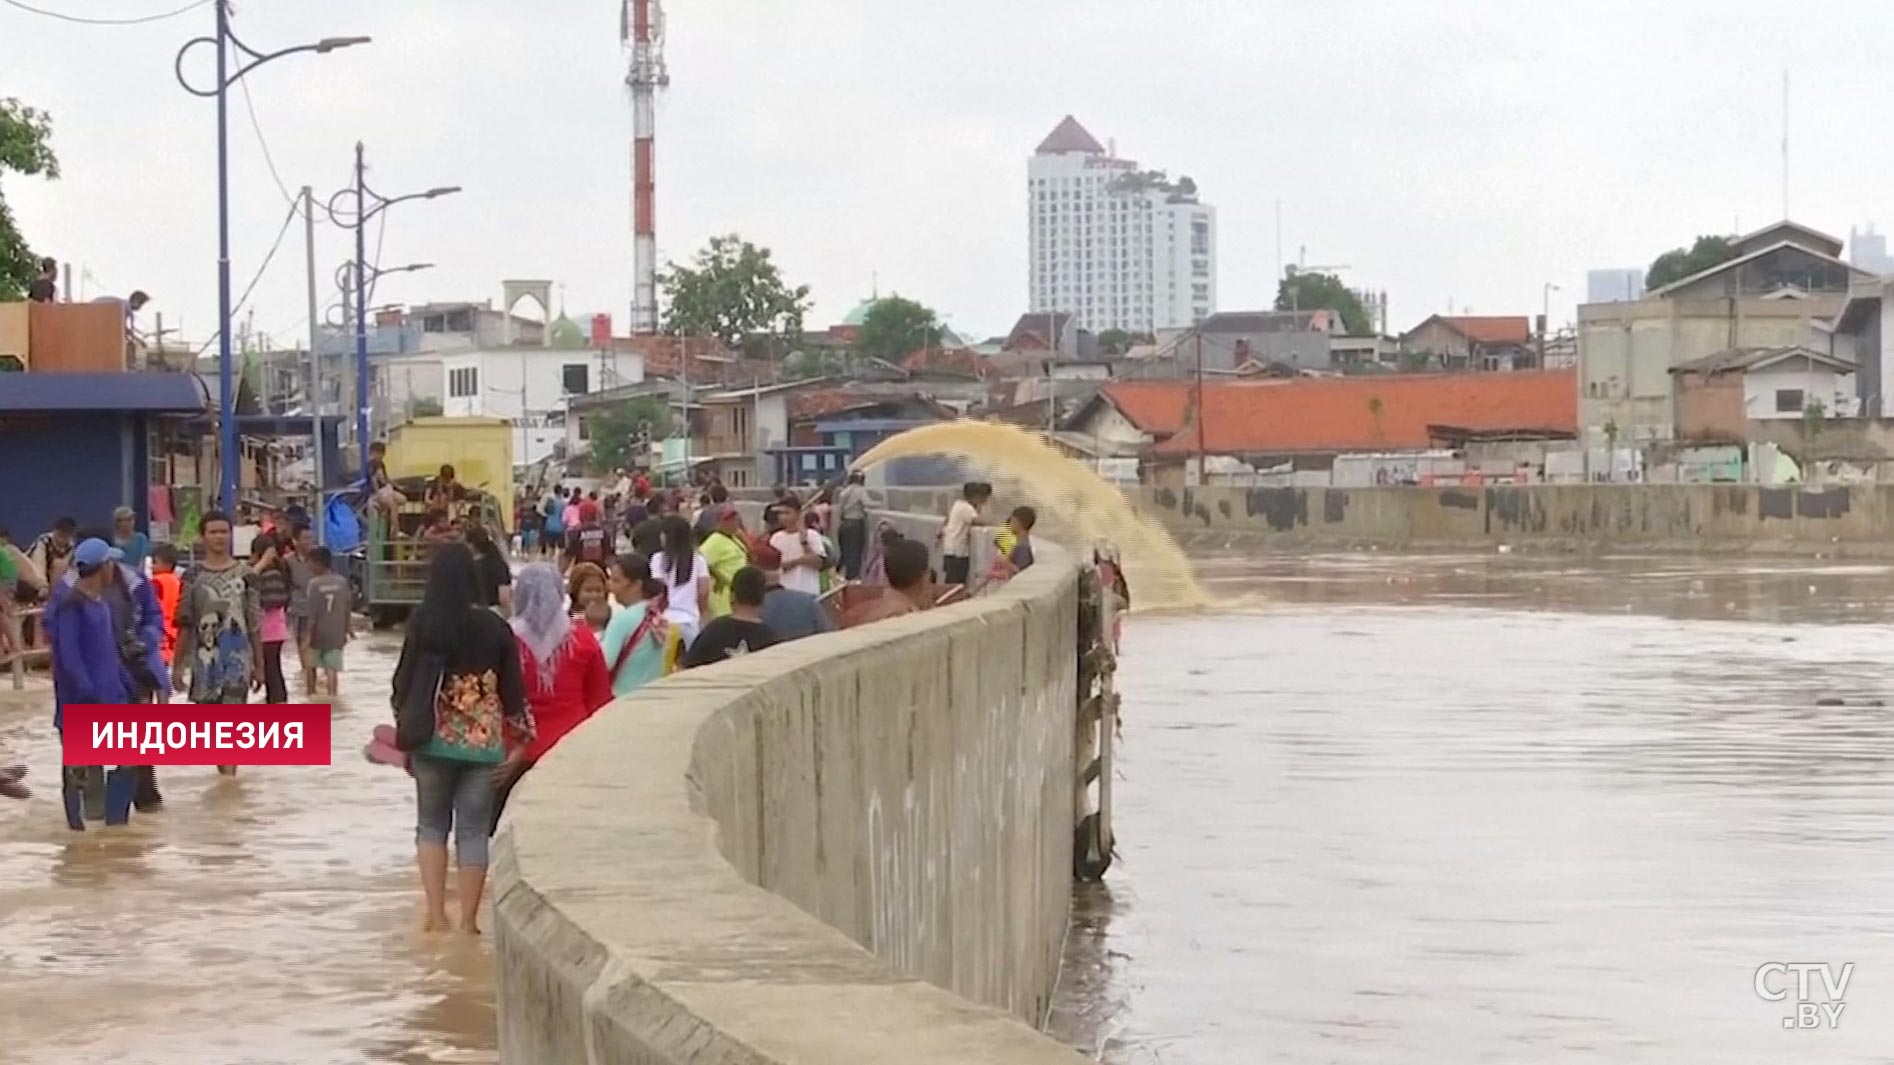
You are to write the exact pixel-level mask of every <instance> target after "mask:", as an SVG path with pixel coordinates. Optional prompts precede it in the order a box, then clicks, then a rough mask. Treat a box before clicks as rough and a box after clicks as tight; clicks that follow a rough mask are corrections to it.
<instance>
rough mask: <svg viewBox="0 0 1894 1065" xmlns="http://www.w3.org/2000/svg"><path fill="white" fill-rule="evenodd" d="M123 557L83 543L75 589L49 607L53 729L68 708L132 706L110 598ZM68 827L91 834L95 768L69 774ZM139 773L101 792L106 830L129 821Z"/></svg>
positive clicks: (112, 777)
mask: <svg viewBox="0 0 1894 1065" xmlns="http://www.w3.org/2000/svg"><path fill="white" fill-rule="evenodd" d="M120 557H122V556H121V552H120V551H119V550H118V549H117V548H115V547H113V546H111V545H110V544H109V543H107V542H106V541H105V540H103V539H98V538H92V539H87V540H82V541H80V543H79V545H78V546H77V547H75V548H74V549H73V553H72V565H71V567H70V572H69V576H70V577H71V578H72V580H71V582H70V583H67V582H66V581H65V580H64V579H62V580H61V582H60V587H59V588H58V589H56V590H55V592H54V594H53V596H52V602H51V604H50V605H49V606H48V608H47V614H46V620H47V629H48V631H49V632H50V633H51V635H52V659H53V727H54V728H56V729H63V728H64V726H65V712H66V707H67V706H72V705H84V704H88V703H127V702H130V701H131V697H132V682H131V675H130V672H129V671H128V669H127V667H126V659H125V655H124V653H123V652H122V651H121V646H122V644H121V642H120V634H121V632H123V630H121V629H120V628H119V627H118V626H117V624H116V623H115V622H114V620H113V616H112V613H113V612H112V605H111V602H110V601H109V600H110V598H113V597H115V596H116V593H115V592H114V590H113V589H114V586H115V585H116V586H118V587H119V588H121V589H122V588H123V584H122V583H121V581H122V579H121V578H120V577H119V571H120V569H122V567H120V566H119V565H118V561H119V559H120ZM62 775H63V780H62V784H63V788H62V791H63V797H64V799H65V807H66V824H67V826H68V827H70V828H72V829H73V830H74V831H77V832H83V831H85V821H86V814H87V812H88V811H87V809H86V807H87V805H88V804H87V801H86V799H87V790H88V788H87V783H88V781H87V778H88V777H92V778H93V782H94V783H96V780H97V776H98V773H97V771H96V770H95V769H92V767H87V766H67V767H65V770H64V772H63V774H62ZM136 788H137V775H136V771H135V770H134V769H133V768H132V767H129V766H120V767H118V768H116V769H114V770H112V772H111V773H110V774H108V775H107V776H106V779H105V781H104V787H103V788H101V789H97V791H98V792H102V796H101V797H102V798H103V804H102V805H103V807H104V809H103V811H102V813H103V815H104V817H105V823H106V824H108V825H114V824H120V825H122V824H124V823H125V822H127V821H129V820H130V819H131V806H132V797H133V793H134V792H135V790H136Z"/></svg>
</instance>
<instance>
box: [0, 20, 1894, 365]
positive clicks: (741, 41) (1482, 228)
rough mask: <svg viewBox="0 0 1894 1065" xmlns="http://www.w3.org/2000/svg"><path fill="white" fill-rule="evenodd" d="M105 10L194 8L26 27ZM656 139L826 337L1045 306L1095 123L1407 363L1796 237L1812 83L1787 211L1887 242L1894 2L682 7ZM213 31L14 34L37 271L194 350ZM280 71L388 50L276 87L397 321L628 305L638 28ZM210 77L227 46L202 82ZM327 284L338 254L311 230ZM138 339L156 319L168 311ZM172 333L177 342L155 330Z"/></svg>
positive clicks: (286, 317)
mask: <svg viewBox="0 0 1894 1065" xmlns="http://www.w3.org/2000/svg"><path fill="white" fill-rule="evenodd" d="M26 2H30V3H32V4H33V5H34V6H39V7H46V8H54V9H57V10H60V11H64V12H69V13H75V14H87V15H94V16H129V15H143V14H150V13H154V12H161V11H164V10H167V9H170V8H174V7H177V6H179V4H180V3H182V2H183V0H26ZM668 8H669V10H668V15H669V40H668V44H667V58H668V60H669V64H670V71H671V77H672V84H671V87H670V89H669V91H668V93H667V94H666V95H665V96H664V97H662V99H661V102H660V105H659V113H658V166H659V173H658V248H659V258H660V261H661V262H662V261H666V260H671V259H678V260H683V259H686V258H688V256H689V255H690V254H691V253H692V252H693V251H694V250H695V249H697V248H698V247H700V246H701V245H702V244H703V243H704V241H705V239H706V238H707V237H709V236H711V235H713V234H717V233H724V232H737V233H741V234H742V235H744V236H745V237H747V238H750V239H752V240H755V241H757V242H760V243H762V244H765V245H768V246H769V247H771V248H772V249H774V251H775V254H776V257H777V259H778V261H779V262H780V263H781V264H782V266H783V268H784V270H785V272H786V274H787V275H788V277H789V278H790V279H791V280H792V281H795V282H801V283H807V284H808V285H810V286H811V287H812V289H813V291H814V297H815V303H816V310H815V313H814V315H813V316H812V319H811V323H810V324H811V325H812V326H822V325H827V324H829V323H831V322H834V321H836V320H839V318H840V316H841V315H842V314H843V313H845V312H846V311H847V310H848V308H850V307H851V306H852V305H853V304H854V303H855V302H856V301H858V300H860V299H862V298H863V297H865V296H867V295H868V293H869V291H870V289H871V286H872V285H873V284H874V282H875V279H877V278H878V279H879V284H880V287H881V291H882V292H884V293H886V292H890V291H898V292H900V293H901V294H902V295H906V296H912V297H914V298H918V299H921V300H923V301H924V302H927V303H928V304H930V305H932V306H934V307H935V308H937V309H938V310H940V311H941V312H942V313H943V314H944V315H945V316H946V317H947V319H948V321H949V322H951V324H953V325H954V327H955V328H956V329H958V330H960V331H962V332H964V333H968V334H973V335H981V336H984V335H987V334H990V333H997V332H1001V331H1004V330H1005V329H1006V328H1007V327H1008V326H1009V325H1010V323H1011V322H1012V320H1013V318H1014V317H1015V316H1016V315H1017V314H1018V313H1019V312H1021V311H1022V310H1024V309H1025V303H1026V296H1027V292H1026V252H1025V249H1026V195H1025V180H1026V158H1027V156H1028V155H1029V154H1030V152H1031V151H1032V148H1033V147H1034V145H1036V144H1037V143H1038V141H1039V140H1040V139H1041V138H1042V137H1043V136H1044V135H1045V134H1046V133H1047V132H1049V131H1050V130H1051V129H1052V127H1053V126H1054V125H1055V124H1056V123H1057V122H1058V121H1059V119H1060V118H1061V117H1062V116H1064V115H1065V114H1067V113H1072V114H1075V115H1077V116H1078V118H1079V119H1080V120H1081V121H1082V122H1084V123H1085V124H1086V125H1087V127H1089V128H1090V129H1091V131H1092V132H1093V133H1094V134H1095V135H1097V136H1098V137H1099V139H1100V140H1106V139H1108V138H1109V139H1115V140H1116V142H1117V146H1118V150H1119V153H1120V154H1121V155H1124V156H1127V157H1129V158H1133V159H1137V160H1138V161H1140V162H1141V163H1143V164H1144V165H1146V166H1150V167H1158V168H1164V169H1167V170H1169V171H1170V173H1171V174H1172V175H1173V176H1177V175H1182V174H1188V175H1190V176H1191V177H1193V178H1195V179H1196V180H1197V184H1198V187H1199V189H1200V190H1201V192H1202V194H1203V196H1204V198H1205V199H1206V200H1207V201H1208V202H1211V203H1214V204H1215V205H1216V206H1217V208H1218V211H1219V217H1220V223H1219V224H1220V240H1221V254H1220V258H1219V264H1218V265H1219V269H1220V272H1221V281H1220V290H1221V291H1220V300H1219V302H1220V305H1221V308H1222V309H1225V310H1239V309H1247V308H1254V307H1258V306H1261V305H1264V304H1266V303H1267V302H1269V301H1270V300H1271V299H1272V298H1273V295H1274V290H1275V285H1274V280H1273V279H1274V277H1275V274H1276V269H1277V264H1278V259H1277V231H1276V221H1275V204H1276V202H1277V200H1278V199H1280V200H1281V202H1282V205H1283V207H1282V211H1283V223H1282V245H1283V247H1284V253H1285V256H1286V257H1287V258H1288V259H1289V260H1290V261H1294V260H1295V259H1296V258H1297V256H1298V254H1299V250H1298V249H1300V248H1302V247H1304V246H1306V248H1307V259H1306V262H1307V263H1309V264H1310V265H1315V264H1347V265H1348V269H1346V270H1344V271H1341V272H1342V274H1343V276H1344V277H1345V278H1346V279H1347V280H1348V281H1349V282H1350V283H1351V284H1353V285H1356V286H1362V287H1372V288H1385V289H1386V290H1387V291H1388V292H1389V293H1390V300H1391V304H1392V321H1391V322H1390V325H1391V326H1392V328H1393V329H1394V330H1395V331H1397V332H1398V331H1400V330H1401V329H1404V328H1406V327H1408V326H1411V325H1412V324H1414V323H1415V322H1417V321H1419V320H1420V319H1421V318H1423V317H1425V316H1426V315H1427V314H1430V313H1433V312H1436V311H1445V310H1447V309H1448V306H1449V303H1450V301H1451V303H1452V305H1453V306H1454V307H1455V308H1458V309H1460V310H1462V311H1464V310H1466V309H1468V308H1471V309H1472V310H1474V311H1475V312H1478V313H1520V314H1526V313H1537V311H1538V308H1539V303H1540V298H1541V285H1542V284H1543V283H1545V282H1548V281H1550V282H1553V283H1556V284H1559V285H1561V286H1563V292H1562V293H1561V294H1558V295H1555V296H1554V317H1555V319H1563V318H1565V317H1568V316H1569V315H1570V312H1571V306H1572V304H1573V303H1575V302H1576V301H1577V299H1578V298H1579V297H1581V296H1582V294H1583V286H1584V275H1585V271H1586V270H1587V269H1588V268H1592V267H1607V266H1637V265H1643V264H1645V263H1648V262H1649V260H1650V259H1651V258H1652V257H1653V256H1654V255H1655V254H1657V253H1658V252H1660V251H1662V250H1663V249H1665V248H1667V247H1670V246H1672V245H1676V244H1679V243H1685V242H1687V241H1688V240H1689V239H1690V238H1691V237H1693V236H1694V235H1695V234H1697V233H1700V232H1725V231H1728V230H1730V228H1731V227H1732V226H1734V225H1737V224H1739V223H1740V225H1742V226H1743V227H1744V228H1745V229H1748V228H1755V227H1757V226H1760V225H1761V224H1763V223H1765V222H1768V221H1772V220H1774V219H1775V218H1776V217H1777V216H1778V215H1780V213H1781V164H1780V138H1781V77H1782V71H1783V70H1784V69H1785V68H1787V69H1789V70H1790V71H1791V72H1792V76H1793V103H1792V109H1791V127H1792V128H1791V134H1792V144H1793V149H1792V150H1793V162H1792V174H1791V180H1790V188H1791V194H1792V213H1793V214H1794V215H1795V216H1796V217H1797V218H1798V219H1799V220H1801V221H1804V222H1806V223H1808V224H1811V225H1814V226H1816V227H1817V228H1822V229H1826V230H1828V231H1829V232H1832V233H1835V234H1836V235H1837V236H1841V237H1846V236H1847V230H1848V227H1849V225H1850V224H1851V223H1856V222H1866V221H1869V220H1875V219H1879V220H1881V221H1883V222H1885V223H1887V224H1888V226H1889V227H1894V186H1890V185H1889V183H1888V182H1887V180H1886V177H1885V175H1886V174H1888V173H1890V172H1894V140H1890V138H1887V137H1885V136H1882V135H1881V134H1880V132H1879V131H1881V130H1882V129H1883V128H1884V126H1883V124H1882V122H1881V121H1880V119H1881V118H1883V117H1884V116H1883V114H1882V112H1883V111H1884V109H1885V108H1886V107H1887V106H1888V104H1887V103H1886V101H1889V100H1894V66H1890V65H1888V64H1886V63H1884V62H1881V57H1880V56H1879V55H1878V54H1877V53H1876V52H1875V51H1874V50H1873V48H1872V47H1871V46H1870V44H1869V43H1868V42H1877V41H1885V40H1889V39H1894V4H1887V3H1883V2H1879V0H1853V2H1847V3H1841V4H1835V5H1830V6H1829V7H1827V8H1825V9H1823V11H1822V13H1821V15H1820V16H1819V17H1817V16H1815V15H1811V14H1810V13H1809V12H1808V11H1807V10H1804V9H1802V8H1799V7H1798V6H1797V5H1790V4H1781V3H1777V2H1774V0H1768V2H1764V0H1695V2H1673V3H1668V4H1651V3H1647V2H1644V0H1582V2H1581V0H1569V2H1540V0H1426V2H1422V0H1411V2H1410V0H1322V2H1321V3H1309V2H1307V0H1292V2H1277V0H954V2H951V3H948V2H941V0H796V2H793V3H790V2H784V0H671V2H670V3H669V4H668ZM210 25H211V13H210V9H209V8H207V7H206V8H201V9H199V10H197V11H193V12H191V13H189V14H187V15H184V16H182V17H179V18H176V19H171V20H168V21H162V22H157V23H152V24H147V25H141V26H131V27H122V28H106V27H89V26H78V25H70V24H66V23H62V22H58V21H54V20H51V19H48V18H45V17H41V16H38V15H33V14H28V13H26V12H23V11H20V10H18V9H16V8H13V7H9V6H0V95H6V96H18V97H20V98H21V99H22V100H23V101H25V102H27V103H30V104H32V105H34V106H38V107H41V108H44V109H46V110H49V111H51V112H52V114H53V117H54V121H55V140H54V144H55V147H56V149H57V151H58V153H59V156H60V160H61V163H62V165H63V167H64V170H65V176H64V177H63V178H62V179H61V180H59V181H57V182H42V181H38V180H34V179H27V178H20V177H10V178H8V179H7V180H6V185H5V192H6V196H7V198H8V200H9V202H11V203H12V205H13V207H14V209H15V212H16V213H17V214H18V215H19V218H20V221H21V224H22V225H23V226H24V227H25V230H26V234H27V238H28V240H29V242H30V243H31V244H32V246H33V247H34V248H35V249H36V250H40V251H43V252H47V253H51V254H54V255H57V256H59V257H60V258H61V259H63V260H70V261H72V262H73V263H75V264H81V265H83V267H84V268H85V269H86V270H88V271H90V273H91V275H92V276H93V277H94V278H96V283H95V284H93V286H92V287H91V288H90V290H89V294H91V295H97V294H99V293H101V292H110V293H116V294H123V293H125V292H128V291H130V290H131V289H132V288H144V289H146V290H148V291H150V292H151V293H152V294H153V296H154V297H155V302H154V304H153V307H152V308H151V310H161V311H163V312H164V314H165V317H166V324H167V326H170V325H173V324H176V323H177V322H178V320H179V319H181V320H182V324H183V326H184V329H185V332H186V334H187V335H188V336H190V337H193V338H203V337H207V336H208V335H209V333H210V332H211V331H212V330H213V329H214V328H215V315H216V287H215V282H216V184H215V173H216V171H215V143H216V142H215V136H214V130H215V127H214V119H213V109H212V106H211V104H210V103H209V102H208V101H202V100H199V99H197V98H195V97H191V96H188V95H186V94H185V93H184V92H183V91H182V90H181V89H179V88H178V87H177V85H176V84H175V82H174V81H173V78H172V62H173V55H174V53H175V51H176V49H177V48H178V46H179V45H180V44H181V43H182V42H183V41H184V40H185V39H187V38H188V37H190V36H193V35H196V34H198V33H202V32H207V31H208V28H209V27H210ZM237 25H238V29H239V32H240V33H241V34H243V35H244V36H245V38H246V40H247V41H248V42H249V43H251V44H252V45H254V46H256V47H259V48H262V49H265V50H270V49H274V48H279V47H284V46H287V45H290V44H295V43H302V42H307V41H312V40H314V39H316V38H319V37H322V36H327V35H344V34H368V35H372V36H373V37H374V38H375V41H374V43H373V44H372V45H369V46H367V47H362V48H356V49H351V50H349V51H346V52H341V53H336V54H333V55H329V56H292V57H289V58H286V59H283V60H281V61H279V62H277V63H273V64H271V65H270V66H268V67H265V68H263V69H261V70H259V71H257V72H256V73H255V74H253V75H252V76H251V79H250V82H251V92H252V94H253V99H254V102H255V106H256V111H257V115H258V118H259V120H260V122H261V126H262V129H263V133H264V136H265V137H266V138H267V140H268V143H269V146H270V149H271V152H272V153H273V155H274V158H275V162H276V166H277V170H278V171H279V172H280V174H281V175H282V179H283V181H284V182H285V183H286V184H287V185H288V186H290V188H291V189H292V191H293V190H294V189H295V188H296V187H298V186H300V185H302V184H304V183H308V184H310V185H313V186H314V187H315V188H316V189H317V190H318V192H319V194H320V195H325V196H326V194H327V193H329V192H331V191H333V190H335V189H337V188H340V187H342V185H343V184H344V183H345V182H347V181H348V180H349V168H350V161H351V157H350V152H351V147H352V145H353V144H354V142H355V141H356V139H358V138H360V139H363V140H365V141H366V142H367V144H368V148H369V159H370V164H371V166H372V168H373V169H372V177H371V183H372V184H373V185H374V186H376V187H378V188H379V189H381V190H382V191H384V192H386V193H389V194H398V193H403V192H409V191H414V190H418V189H422V188H426V187H428V186H432V185H437V184H459V185H463V186H465V187H466V190H467V191H466V192H465V193H463V194H462V195H460V196H457V197H453V198H451V199H446V200H440V201H435V202H431V203H417V204H411V205H403V206H401V207H399V208H396V209H395V210H394V211H393V212H390V215H389V220H390V221H389V225H388V229H387V237H386V249H385V251H384V253H383V255H382V262H383V264H384V265H391V266H392V265H398V264H401V263H406V262H413V261H420V260H425V261H431V262H434V263H438V264H439V266H438V268H436V269H435V270H433V271H431V272H429V273H425V274H418V275H413V276H411V277H404V278H396V279H391V280H390V282H388V283H387V284H385V285H384V287H383V288H382V290H381V292H380V293H379V294H378V300H379V301H381V302H388V301H400V302H404V303H406V302H419V301H423V300H430V299H432V300H446V299H483V298H492V299H494V300H495V301H496V303H497V301H498V299H499V289H500V281H501V279H503V278H508V277H520V278H531V277H544V278H550V279H553V280H555V281H557V282H558V283H559V285H560V286H562V291H563V293H564V300H565V306H566V308H567V310H568V311H569V312H571V313H572V314H573V315H574V316H575V317H577V316H578V315H579V314H581V313H589V312H593V311H599V310H604V311H610V312H612V313H613V315H614V318H615V320H616V322H617V324H618V326H619V329H620V331H621V332H622V331H623V329H624V323H625V319H626V316H627V311H626V308H627V306H628V304H629V301H630V292H631V279H630V262H631V233H630V195H631V194H630V187H631V186H630V165H631V164H630V148H629V142H630V129H631V120H630V107H629V102H628V99H627V94H626V90H625V88H624V85H623V76H624V66H625V58H624V54H623V53H622V51H621V50H620V46H619V41H618V13H617V0H531V2H527V0H324V2H322V3H319V4H318V3H307V2H293V0H240V2H239V4H238V14H237ZM206 51H207V50H206ZM230 122H231V144H232V148H231V152H232V162H231V174H232V189H233V207H232V219H231V224H232V258H233V261H234V265H233V273H234V275H235V277H236V281H235V285H236V287H237V288H238V289H239V290H241V288H242V286H243V285H244V283H245V282H246V281H247V280H248V279H249V278H250V277H251V276H252V275H253V274H254V273H255V271H256V270H257V268H258V265H259V263H260V262H261V260H262V257H263V254H264V252H265V251H266V250H267V248H268V247H269V244H270V241H271V238H272V237H273V236H274V234H275V233H276V231H277V228H278V226H279V224H280V223H281V221H282V219H283V216H284V214H285V212H286V210H287V205H286V203H285V201H284V200H283V198H282V196H281V194H280V193H279V192H278V191H277V188H276V185H275V183H274V182H273V180H272V179H271V176H270V173H269V170H268V169H267V168H266V166H265V165H264V162H263V156H262V152H261V151H260V149H259V146H258V141H257V137H256V134H255V133H254V132H253V131H252V129H251V126H250V121H249V118H248V116H247V114H246V112H245V110H244V107H243V102H242V97H241V96H240V95H233V96H232V108H231V119H230ZM317 239H318V257H319V261H320V262H321V263H322V264H323V265H322V270H321V272H322V274H323V275H324V276H325V283H324V286H323V288H324V291H323V297H322V298H323V302H324V304H325V305H326V304H328V303H331V302H333V300H334V294H333V289H332V287H331V286H330V285H329V284H328V283H327V281H326V278H327V275H328V274H330V273H332V272H333V269H334V267H335V265H336V264H338V263H340V262H341V261H342V260H343V259H344V258H345V257H346V255H347V254H348V252H349V244H348V240H349V238H348V235H347V234H346V233H345V232H344V231H340V230H337V229H334V228H330V227H326V226H325V227H323V228H322V229H321V230H319V232H318V237H317ZM302 262H303V253H302V246H301V230H300V225H299V226H298V227H297V229H295V230H293V231H292V233H291V238H290V240H289V241H287V242H286V244H285V246H284V248H283V250H282V251H280V252H279V253H278V255H277V258H276V260H275V262H274V263H273V265H272V266H271V267H270V269H269V270H268V271H267V272H266V273H265V275H264V277H263V280H262V282H261V284H260V285H259V286H258V288H257V295H256V297H255V300H254V303H255V307H256V324H257V327H258V328H259V329H262V330H265V331H268V332H272V333H275V334H276V335H277V336H278V337H279V339H285V340H288V341H290V342H293V340H294V338H295V337H296V336H298V335H301V334H302V333H303V332H304V330H305V329H306V326H305V325H304V324H302V323H303V319H304V318H305V313H304V305H305V297H304V289H303V284H304V283H303V270H302ZM149 313H150V312H149V311H148V312H147V318H149ZM147 324H149V323H147Z"/></svg>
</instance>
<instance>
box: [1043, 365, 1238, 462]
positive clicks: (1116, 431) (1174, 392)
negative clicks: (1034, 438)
mask: <svg viewBox="0 0 1894 1065" xmlns="http://www.w3.org/2000/svg"><path fill="white" fill-rule="evenodd" d="M1191 387H1192V386H1191V383H1190V382H1188V381H1113V382H1112V383H1110V384H1108V385H1105V386H1104V387H1103V388H1101V389H1099V390H1098V394H1097V395H1095V396H1093V397H1092V398H1091V399H1090V400H1089V401H1087V402H1086V404H1085V405H1084V406H1083V407H1080V408H1079V409H1078V411H1077V412H1076V413H1075V414H1073V415H1072V416H1071V417H1070V418H1068V419H1067V420H1066V422H1065V430H1064V435H1068V436H1071V437H1073V438H1074V439H1080V440H1083V441H1085V442H1086V444H1087V445H1088V450H1089V451H1091V452H1092V453H1094V454H1099V455H1105V456H1131V455H1142V454H1148V453H1149V452H1150V450H1151V448H1152V447H1154V446H1155V445H1157V444H1161V443H1163V442H1164V441H1166V440H1169V439H1170V438H1171V437H1172V435H1174V434H1175V433H1176V432H1177V431H1178V430H1179V429H1182V428H1183V427H1184V422H1185V420H1186V418H1187V417H1188V415H1189V412H1190V390H1191ZM1206 387H1209V388H1221V387H1223V384H1222V383H1221V382H1220V383H1218V384H1214V385H1209V386H1206Z"/></svg>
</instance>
